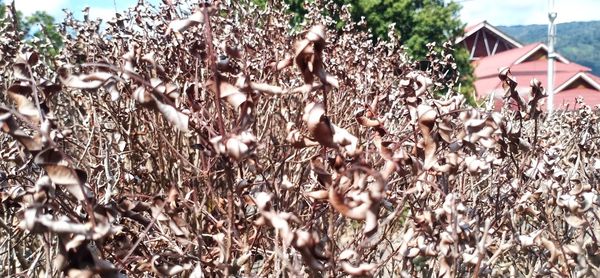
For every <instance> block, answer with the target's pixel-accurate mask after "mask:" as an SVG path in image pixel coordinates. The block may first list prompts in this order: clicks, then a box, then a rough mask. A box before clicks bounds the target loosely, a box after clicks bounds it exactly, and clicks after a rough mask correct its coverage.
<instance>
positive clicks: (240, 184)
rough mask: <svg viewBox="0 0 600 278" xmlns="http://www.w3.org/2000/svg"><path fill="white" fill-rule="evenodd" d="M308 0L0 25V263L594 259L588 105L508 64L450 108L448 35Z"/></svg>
mask: <svg viewBox="0 0 600 278" xmlns="http://www.w3.org/2000/svg"><path fill="white" fill-rule="evenodd" d="M166 2H170V1H166ZM190 2H193V1H190ZM201 2H202V1H201ZM316 2H317V3H316V4H315V5H314V6H313V7H310V8H309V13H308V15H307V16H306V23H305V24H304V25H302V26H299V27H298V28H295V29H291V28H290V26H289V24H288V22H289V15H286V13H285V12H284V10H285V8H284V7H282V5H281V4H277V3H275V4H273V6H268V7H267V8H266V9H259V8H257V7H255V6H253V5H252V4H250V3H247V2H246V1H227V0H224V1H221V2H217V3H210V4H201V5H200V6H198V5H197V4H191V3H188V4H181V5H173V4H161V6H160V7H150V6H148V5H138V6H136V7H133V8H131V9H130V10H129V12H127V13H124V14H120V15H119V16H118V18H116V19H114V20H112V21H110V22H107V23H104V24H105V25H103V26H100V22H99V21H93V20H83V21H79V20H76V19H74V18H73V17H72V16H67V17H66V19H65V21H64V23H62V24H61V26H60V30H61V32H62V34H63V36H64V38H65V45H64V48H63V49H62V50H61V51H60V54H59V55H58V56H56V57H49V56H48V55H44V53H46V52H45V50H44V48H45V47H51V46H50V45H43V44H42V45H41V47H40V48H39V49H33V48H32V47H31V46H30V45H29V44H26V43H25V42H23V41H21V40H20V39H18V38H20V37H21V36H20V35H19V34H18V32H15V30H16V29H15V27H16V26H15V24H16V21H15V22H13V24H7V25H5V26H4V27H3V30H0V48H1V49H2V50H1V57H0V58H1V60H0V73H1V76H0V92H1V94H0V127H1V129H2V131H3V132H2V134H1V135H0V156H1V162H0V197H1V204H2V206H1V207H0V276H2V277H60V276H69V277H165V276H177V277H223V276H229V277H267V276H268V277H303V276H308V277H346V276H378V277H508V276H512V277H548V276H555V277H593V276H598V275H600V271H599V267H600V250H599V243H598V237H600V229H599V228H600V218H599V216H598V208H599V201H600V200H599V199H598V191H597V190H598V183H599V181H600V151H599V149H598V148H599V143H600V138H599V132H600V124H599V121H598V117H599V113H598V110H594V109H592V108H590V107H588V106H586V105H584V104H580V107H579V108H578V109H577V110H573V111H570V112H557V113H555V114H554V115H552V117H548V116H547V114H546V113H543V112H542V111H541V110H540V106H541V104H542V103H543V101H544V100H545V99H544V97H545V95H544V90H543V88H542V87H541V85H540V84H539V82H538V81H536V80H531V81H530V80H519V82H527V83H529V82H530V85H531V93H530V96H529V97H527V98H525V99H523V98H522V97H521V96H519V94H518V93H517V92H516V91H515V88H516V85H517V83H516V80H514V78H513V77H512V76H511V74H510V70H508V69H505V70H503V71H502V72H500V73H499V77H498V78H500V79H501V80H502V82H503V85H504V88H505V90H506V96H505V98H504V108H503V109H502V111H501V112H491V111H485V110H484V109H481V108H473V107H470V106H468V105H466V104H465V100H464V98H463V96H462V95H461V94H458V93H456V91H455V88H456V87H457V85H458V84H457V82H458V80H459V73H458V72H456V70H455V69H456V66H455V64H454V62H453V58H452V56H451V55H447V54H446V53H449V48H450V46H449V45H443V46H439V45H438V46H437V47H434V46H433V45H431V46H430V49H431V51H430V55H429V56H428V62H427V63H425V64H427V65H428V66H427V67H426V68H423V67H422V65H423V64H424V63H423V62H420V63H419V65H421V66H419V69H418V70H417V67H416V65H417V64H416V63H414V62H411V61H410V60H409V58H408V57H406V55H404V54H403V53H404V52H403V50H402V48H401V47H400V46H399V45H398V44H397V43H396V39H394V35H393V33H390V36H391V39H390V40H389V41H380V42H377V43H373V40H372V37H371V36H370V35H369V34H368V33H365V32H362V31H360V30H362V29H361V28H359V27H361V26H360V25H361V24H364V23H363V22H359V23H356V24H355V23H351V22H350V21H349V18H350V17H349V14H348V11H347V8H345V7H342V8H337V7H333V6H332V5H330V4H327V3H322V2H320V1H316ZM317 7H326V8H327V9H328V10H329V11H330V12H331V11H333V12H334V13H335V17H337V18H338V20H342V21H345V22H346V24H345V25H344V27H337V28H336V21H334V20H333V19H332V18H330V17H328V16H325V15H324V14H325V13H324V12H323V11H322V10H321V9H320V8H317ZM392 28H393V27H392Z"/></svg>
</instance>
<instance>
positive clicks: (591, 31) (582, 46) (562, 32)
mask: <svg viewBox="0 0 600 278" xmlns="http://www.w3.org/2000/svg"><path fill="white" fill-rule="evenodd" d="M498 28H499V29H500V30H502V31H503V32H505V33H507V34H509V35H510V36H511V37H513V38H515V39H517V40H519V41H520V42H522V43H523V44H528V43H532V42H544V43H546V42H547V41H548V39H547V38H548V35H547V34H548V25H518V26H499V27H498ZM556 36H557V38H556V50H557V51H558V52H559V53H560V54H561V55H563V56H564V57H566V58H567V59H569V60H570V61H573V62H575V63H578V64H581V65H584V66H586V67H589V68H591V69H592V72H593V73H594V74H595V75H599V76H600V21H588V22H569V23H561V24H558V25H557V26H556Z"/></svg>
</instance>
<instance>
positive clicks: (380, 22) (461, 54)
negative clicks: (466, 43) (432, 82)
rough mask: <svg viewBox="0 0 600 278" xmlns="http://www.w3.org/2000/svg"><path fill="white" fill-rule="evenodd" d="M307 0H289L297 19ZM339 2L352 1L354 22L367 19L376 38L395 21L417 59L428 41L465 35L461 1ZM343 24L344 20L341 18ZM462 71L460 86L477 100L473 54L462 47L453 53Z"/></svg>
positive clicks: (336, 0) (338, 2)
mask: <svg viewBox="0 0 600 278" xmlns="http://www.w3.org/2000/svg"><path fill="white" fill-rule="evenodd" d="M304 2H305V1H299V0H286V3H287V4H288V5H289V6H290V10H292V11H294V12H295V14H297V15H299V16H295V17H294V19H293V22H296V23H297V22H299V21H301V19H302V16H303V15H304V14H305V13H306V10H305V8H304ZM332 3H335V4H336V5H338V6H342V5H350V12H351V14H352V20H353V21H354V22H360V21H362V20H366V28H368V29H369V30H370V31H371V32H372V33H373V35H374V39H384V40H385V39H387V38H388V34H389V30H390V26H391V25H392V24H393V26H394V30H395V32H396V35H398V36H399V40H398V42H399V43H400V44H402V45H403V46H404V47H406V50H407V53H408V54H410V55H411V56H412V57H413V59H415V60H422V59H425V58H426V57H425V56H426V54H427V53H428V52H429V49H428V46H427V44H428V43H431V42H434V43H436V44H437V45H438V48H436V49H437V50H439V49H440V48H439V47H441V46H442V44H443V43H445V42H448V41H450V42H453V41H454V39H456V37H457V36H459V35H461V34H462V32H463V29H464V24H463V23H462V22H461V20H460V18H459V12H460V8H461V7H460V5H459V4H457V3H455V2H453V1H452V2H448V3H447V1H444V0H333V1H332ZM341 24H342V25H343V22H341ZM451 54H452V55H453V56H454V59H455V60H456V65H457V70H458V71H459V72H460V74H461V82H460V87H461V88H460V90H461V91H462V92H463V93H464V94H465V96H467V98H468V99H469V102H470V103H471V104H474V103H475V102H474V95H473V93H474V86H473V82H474V77H473V68H472V66H471V63H470V60H469V56H468V55H466V51H465V50H464V49H462V48H461V47H458V48H456V49H455V50H454V51H452V53H451Z"/></svg>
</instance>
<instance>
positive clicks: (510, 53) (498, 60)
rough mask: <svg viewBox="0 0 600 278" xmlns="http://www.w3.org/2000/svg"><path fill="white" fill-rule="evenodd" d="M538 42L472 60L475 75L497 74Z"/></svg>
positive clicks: (480, 76) (487, 75)
mask: <svg viewBox="0 0 600 278" xmlns="http://www.w3.org/2000/svg"><path fill="white" fill-rule="evenodd" d="M540 44H542V43H532V44H528V45H525V46H523V47H520V48H513V49H510V50H506V51H504V52H500V53H498V54H496V55H492V56H487V57H485V58H482V59H480V60H477V61H475V62H473V66H474V67H475V76H476V77H477V78H484V77H489V76H497V75H498V70H499V69H500V68H503V67H509V66H512V65H513V64H514V63H515V62H516V61H518V60H519V59H520V58H521V57H523V56H525V54H527V53H529V52H531V51H532V50H534V49H535V48H536V47H538V46H539V45H540Z"/></svg>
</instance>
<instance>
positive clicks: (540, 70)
mask: <svg viewBox="0 0 600 278" xmlns="http://www.w3.org/2000/svg"><path fill="white" fill-rule="evenodd" d="M509 51H510V50H509ZM498 55H501V54H498ZM498 55H494V56H498ZM494 56H491V57H494ZM499 68H501V67H499ZM499 68H496V69H495V71H494V72H495V73H493V74H492V70H491V68H488V69H487V72H486V74H487V76H484V77H480V75H478V74H477V70H476V73H475V76H476V77H477V80H476V81H475V88H476V90H477V94H478V95H479V96H480V97H483V96H487V95H488V94H489V93H490V92H491V91H494V90H500V91H502V85H501V83H500V79H499V78H498V70H499ZM547 69H548V62H547V61H543V60H539V61H533V62H526V63H522V64H516V65H513V66H510V71H511V73H512V74H513V76H514V77H515V78H516V79H517V83H519V87H524V88H529V82H530V81H531V80H532V79H533V78H537V79H538V80H539V81H540V82H542V84H544V86H545V84H547V83H548V82H547V80H548V75H547ZM554 70H555V75H554V87H555V88H558V87H560V86H561V85H563V84H564V83H565V82H567V81H568V80H569V79H571V78H572V77H573V76H574V75H575V74H577V73H580V72H587V71H589V70H590V69H589V68H587V67H584V66H582V65H578V64H575V63H568V64H564V63H560V62H556V63H555V64H554ZM586 75H587V76H589V77H590V78H592V77H591V76H593V75H591V74H587V73H586ZM593 78H597V79H598V80H600V77H596V76H594V77H593ZM593 78H592V79H593Z"/></svg>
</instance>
